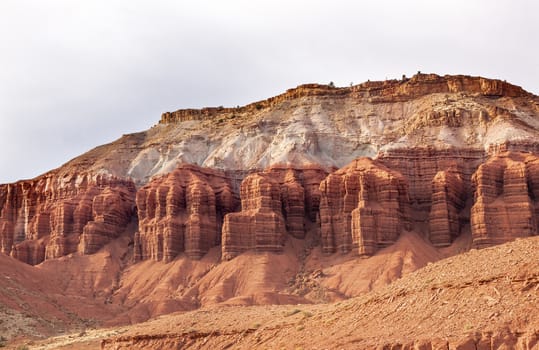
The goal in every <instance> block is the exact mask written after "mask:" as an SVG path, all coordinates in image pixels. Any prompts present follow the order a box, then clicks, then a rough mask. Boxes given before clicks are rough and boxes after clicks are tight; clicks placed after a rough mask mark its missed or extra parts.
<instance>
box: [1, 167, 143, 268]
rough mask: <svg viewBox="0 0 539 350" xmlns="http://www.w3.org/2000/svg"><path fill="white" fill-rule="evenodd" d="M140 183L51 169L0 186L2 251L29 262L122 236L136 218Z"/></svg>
mask: <svg viewBox="0 0 539 350" xmlns="http://www.w3.org/2000/svg"><path fill="white" fill-rule="evenodd" d="M134 198H135V186H134V184H133V183H132V182H131V181H129V180H122V179H118V178H115V177H110V176H104V175H93V174H70V175H69V174H68V175H64V176H61V177H60V176H57V175H56V174H55V173H49V174H46V175H44V176H42V177H39V178H36V179H34V180H28V181H20V182H17V183H15V184H9V185H2V186H0V250H1V252H2V253H5V254H11V255H12V256H14V257H15V258H17V259H19V260H21V261H24V262H26V263H29V264H33V265H35V264H38V263H40V262H42V261H43V260H45V259H54V258H59V257H61V256H64V255H67V254H70V253H74V252H80V253H82V254H90V253H93V252H95V251H97V250H99V249H100V248H101V247H102V246H103V245H104V244H106V243H108V242H109V241H110V240H111V239H114V238H117V237H118V235H119V234H120V233H121V232H123V231H124V229H125V227H126V226H127V224H128V223H129V222H130V221H131V219H132V217H133V214H134V211H133V208H134Z"/></svg>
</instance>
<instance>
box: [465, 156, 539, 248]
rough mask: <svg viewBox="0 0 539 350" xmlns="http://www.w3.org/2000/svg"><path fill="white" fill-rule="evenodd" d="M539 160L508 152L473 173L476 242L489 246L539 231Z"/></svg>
mask: <svg viewBox="0 0 539 350" xmlns="http://www.w3.org/2000/svg"><path fill="white" fill-rule="evenodd" d="M538 180H539V159H538V158H537V157H536V156H534V155H531V154H526V153H517V152H507V153H500V154H499V155H498V156H495V157H492V158H491V159H489V160H488V161H487V162H486V163H485V164H482V165H481V166H480V167H479V169H478V170H477V172H476V173H475V174H474V175H473V183H474V186H475V201H474V205H473V207H472V209H471V229H472V238H473V245H474V246H475V247H479V248H480V247H486V246H491V245H494V244H500V243H504V242H507V241H509V240H512V239H514V238H518V237H528V236H531V235H536V234H537V207H538V203H537V199H538V197H537V195H538V194H539V188H538V187H539V182H538Z"/></svg>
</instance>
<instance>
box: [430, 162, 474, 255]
mask: <svg viewBox="0 0 539 350" xmlns="http://www.w3.org/2000/svg"><path fill="white" fill-rule="evenodd" d="M464 199H465V192H464V181H463V179H462V176H461V174H460V173H459V171H458V170H457V169H456V168H449V169H448V170H445V171H444V170H442V171H439V172H438V174H436V176H435V177H434V179H433V180H432V204H431V209H430V214H429V238H430V241H431V242H432V244H433V245H434V246H436V247H446V246H448V245H450V244H451V243H452V242H453V240H454V239H455V238H456V237H457V236H458V235H459V234H460V220H459V213H460V211H461V210H462V209H463V208H464Z"/></svg>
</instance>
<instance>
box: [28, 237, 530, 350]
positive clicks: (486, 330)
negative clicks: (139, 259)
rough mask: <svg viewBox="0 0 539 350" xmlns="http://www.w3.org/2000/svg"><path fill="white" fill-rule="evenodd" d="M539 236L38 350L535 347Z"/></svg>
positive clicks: (60, 341) (62, 341)
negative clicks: (370, 279)
mask: <svg viewBox="0 0 539 350" xmlns="http://www.w3.org/2000/svg"><path fill="white" fill-rule="evenodd" d="M538 290H539V238H536V237H534V238H527V239H519V240H517V241H515V242H512V243H507V244H503V245H499V246H496V247H493V248H488V249H482V250H475V249H474V250H472V251H470V252H467V253H463V254H460V255H457V256H454V257H452V258H448V259H444V260H441V261H439V262H437V263H434V264H429V265H428V266H426V267H425V268H423V269H421V270H419V271H417V272H414V273H411V274H409V275H407V276H405V277H403V278H402V279H400V280H398V281H396V282H394V283H392V284H391V285H389V286H387V287H384V288H380V289H378V290H376V291H373V292H370V293H367V294H365V295H363V296H361V297H357V298H352V299H349V300H346V301H342V302H339V303H334V304H319V305H305V304H296V305H282V306H250V307H221V308H211V309H202V310H197V311H192V312H187V313H178V314H172V315H167V316H162V317H159V318H157V319H155V320H152V321H149V322H146V323H142V324H139V325H135V326H131V327H120V328H110V329H99V330H91V331H88V332H85V333H84V334H73V335H69V336H63V337H58V338H53V339H50V340H47V341H44V342H38V343H33V345H35V346H36V348H38V349H51V348H56V347H62V348H64V349H79V348H99V347H101V348H102V349H134V348H136V349H165V348H166V349H209V348H213V349H225V348H234V349H375V348H376V349H523V350H524V349H526V350H528V349H538V348H539V317H538V315H539V313H538V312H537V311H538V305H539V292H538Z"/></svg>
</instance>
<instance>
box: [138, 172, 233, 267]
mask: <svg viewBox="0 0 539 350" xmlns="http://www.w3.org/2000/svg"><path fill="white" fill-rule="evenodd" d="M137 207H138V217H139V232H138V233H137V234H136V235H135V251H134V257H135V260H136V261H138V260H145V259H153V260H157V261H159V260H163V261H165V262H168V261H171V260H173V259H174V258H175V257H176V256H177V255H178V254H179V253H180V252H185V254H186V255H187V256H189V257H190V258H192V259H200V258H201V257H202V256H203V255H204V254H206V253H207V252H208V250H209V249H210V248H211V247H213V246H216V245H217V244H219V239H220V233H221V225H222V220H223V216H224V215H225V214H227V213H229V212H231V211H234V209H235V207H236V204H235V199H234V194H233V192H232V188H231V185H230V183H229V181H228V179H227V178H226V177H225V175H224V173H222V172H219V171H214V170H210V169H204V168H200V167H198V166H194V165H183V166H181V167H179V168H178V169H176V170H175V171H173V172H171V173H170V174H168V175H167V176H164V177H160V178H157V179H155V180H153V181H152V182H150V183H149V184H148V185H146V186H144V187H143V188H141V189H140V190H139V191H138V193H137Z"/></svg>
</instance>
